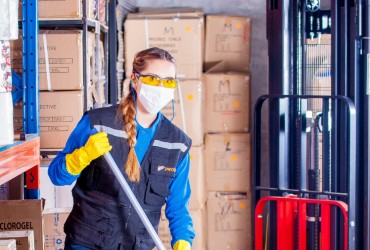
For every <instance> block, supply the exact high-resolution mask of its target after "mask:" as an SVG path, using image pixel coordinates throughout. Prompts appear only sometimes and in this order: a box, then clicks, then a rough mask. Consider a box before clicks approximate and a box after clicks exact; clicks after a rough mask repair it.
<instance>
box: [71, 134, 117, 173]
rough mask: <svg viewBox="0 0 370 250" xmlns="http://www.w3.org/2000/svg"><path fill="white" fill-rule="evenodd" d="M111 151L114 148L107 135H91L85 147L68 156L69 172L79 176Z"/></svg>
mask: <svg viewBox="0 0 370 250" xmlns="http://www.w3.org/2000/svg"><path fill="white" fill-rule="evenodd" d="M111 149H112V146H111V145H110V144H109V141H108V136H107V133H105V132H99V133H97V134H94V135H91V136H90V137H89V139H88V140H87V142H86V144H85V146H83V147H81V148H79V149H76V150H75V151H73V152H72V153H70V154H67V155H66V167H67V171H68V172H69V173H70V174H72V175H78V174H80V173H81V171H82V170H83V169H84V168H85V167H86V166H88V165H89V164H90V162H91V161H92V160H95V159H96V158H98V157H99V156H102V155H103V154H105V153H106V152H108V151H110V150H111Z"/></svg>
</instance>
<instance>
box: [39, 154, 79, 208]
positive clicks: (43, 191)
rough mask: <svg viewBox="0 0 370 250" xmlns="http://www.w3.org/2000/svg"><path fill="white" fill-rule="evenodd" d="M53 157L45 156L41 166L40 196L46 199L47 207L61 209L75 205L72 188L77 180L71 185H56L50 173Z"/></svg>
mask: <svg viewBox="0 0 370 250" xmlns="http://www.w3.org/2000/svg"><path fill="white" fill-rule="evenodd" d="M51 160H52V158H46V159H45V158H43V159H42V160H41V167H40V196H41V198H42V199H45V207H44V208H45V209H49V210H50V209H59V208H60V209H61V208H71V207H73V197H72V189H73V187H74V185H75V182H74V183H72V184H71V185H65V186H55V185H54V184H53V183H52V182H51V180H50V177H49V175H48V168H49V165H50V163H51Z"/></svg>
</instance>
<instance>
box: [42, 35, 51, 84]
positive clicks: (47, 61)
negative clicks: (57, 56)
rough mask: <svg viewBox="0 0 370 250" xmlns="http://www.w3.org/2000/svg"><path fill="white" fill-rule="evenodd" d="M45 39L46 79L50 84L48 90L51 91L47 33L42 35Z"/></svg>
mask: <svg viewBox="0 0 370 250" xmlns="http://www.w3.org/2000/svg"><path fill="white" fill-rule="evenodd" d="M42 39H43V41H44V54H45V67H46V81H47V85H48V90H49V91H51V81H50V67H49V52H48V43H47V40H46V33H44V34H43V35H42Z"/></svg>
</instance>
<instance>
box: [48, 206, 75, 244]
mask: <svg viewBox="0 0 370 250" xmlns="http://www.w3.org/2000/svg"><path fill="white" fill-rule="evenodd" d="M70 212H71V209H70V208H59V209H45V210H44V212H43V215H42V217H43V220H44V237H45V242H44V249H45V250H55V249H64V242H65V233H64V230H63V227H64V223H65V222H66V220H67V218H68V215H69V213H70Z"/></svg>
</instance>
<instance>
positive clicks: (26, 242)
mask: <svg viewBox="0 0 370 250" xmlns="http://www.w3.org/2000/svg"><path fill="white" fill-rule="evenodd" d="M0 239H15V240H16V247H17V249H18V250H35V242H34V241H35V239H34V236H33V230H24V231H23V230H22V231H0Z"/></svg>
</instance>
